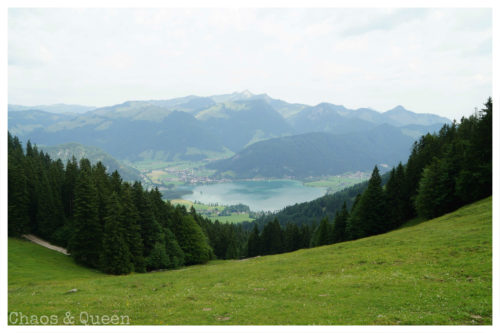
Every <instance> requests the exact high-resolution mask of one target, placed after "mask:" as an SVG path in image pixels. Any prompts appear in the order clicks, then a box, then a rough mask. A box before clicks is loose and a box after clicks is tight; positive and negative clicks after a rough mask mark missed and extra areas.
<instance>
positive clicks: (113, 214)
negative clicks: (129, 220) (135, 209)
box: [100, 192, 133, 275]
mask: <svg viewBox="0 0 500 333" xmlns="http://www.w3.org/2000/svg"><path fill="white" fill-rule="evenodd" d="M118 200H119V198H118V195H117V194H116V192H113V193H112V194H111V197H110V198H109V200H108V203H107V206H106V216H105V218H104V230H103V235H102V251H101V255H100V259H101V260H100V265H101V268H102V270H103V271H104V272H106V273H109V274H117V275H118V274H128V273H130V272H131V271H132V267H133V265H132V263H131V261H130V252H129V248H128V246H127V241H126V236H125V230H124V228H123V226H122V221H123V216H122V207H121V205H120V203H119V201H118Z"/></svg>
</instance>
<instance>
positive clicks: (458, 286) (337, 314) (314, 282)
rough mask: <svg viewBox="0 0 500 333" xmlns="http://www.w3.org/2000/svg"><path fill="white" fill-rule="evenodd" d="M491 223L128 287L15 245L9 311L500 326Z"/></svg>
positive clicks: (405, 234)
mask: <svg viewBox="0 0 500 333" xmlns="http://www.w3.org/2000/svg"><path fill="white" fill-rule="evenodd" d="M491 211H492V208H491V198H488V199H485V200H482V201H480V202H478V203H475V204H473V205H469V206H466V207H464V208H462V209H460V210H458V211H456V212H454V213H452V214H448V215H445V216H443V217H440V218H437V219H435V220H431V221H428V222H423V223H420V224H417V225H414V226H411V227H407V228H403V229H399V230H396V231H393V232H390V233H388V234H385V235H379V236H375V237H370V238H365V239H361V240H357V241H352V242H346V243H341V244H335V245H331V246H324V247H319V248H315V249H309V250H300V251H297V252H293V253H287V254H281V255H274V256H267V257H259V258H253V259H249V260H241V261H215V262H211V263H209V264H208V265H203V266H192V267H187V268H184V269H179V270H175V271H169V272H158V273H149V274H133V275H129V276H119V277H115V276H106V275H103V274H100V273H96V272H92V271H89V270H87V269H83V268H81V267H78V266H76V265H74V264H73V263H72V262H71V259H70V258H67V257H65V256H64V255H62V254H59V253H55V252H51V251H49V250H46V249H43V248H41V247H38V246H37V245H33V244H30V243H27V242H25V241H21V240H16V239H9V311H21V312H23V313H25V314H39V315H41V314H49V315H51V314H56V315H58V316H59V317H60V318H63V317H64V313H65V312H66V311H71V312H72V313H73V314H78V313H80V312H81V311H87V312H89V313H92V314H98V315H103V314H108V315H112V314H118V315H128V316H129V317H130V321H131V323H132V324H491V321H492V319H491V318H492V317H491V316H492V298H491V293H492V280H491V277H492V271H491V268H492V263H491V251H492V234H491ZM72 288H77V289H78V290H79V291H78V292H76V293H71V294H65V292H66V291H68V290H70V289H72Z"/></svg>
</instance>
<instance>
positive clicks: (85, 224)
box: [69, 161, 102, 268]
mask: <svg viewBox="0 0 500 333" xmlns="http://www.w3.org/2000/svg"><path fill="white" fill-rule="evenodd" d="M82 166H83V168H82V170H81V172H80V173H79V175H78V178H77V181H76V187H75V207H74V223H73V227H74V231H73V236H72V239H71V240H70V243H69V251H70V252H71V255H72V256H73V257H74V258H75V261H77V262H78V263H82V264H85V265H88V266H91V267H95V268H98V267H99V258H100V253H101V248H102V226H101V224H100V222H99V215H98V207H97V205H98V203H97V189H96V187H95V184H94V181H93V178H92V176H91V174H90V170H89V168H88V167H87V163H86V162H85V161H84V162H83V163H82Z"/></svg>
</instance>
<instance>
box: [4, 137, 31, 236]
mask: <svg viewBox="0 0 500 333" xmlns="http://www.w3.org/2000/svg"><path fill="white" fill-rule="evenodd" d="M28 208H29V194H28V188H27V177H26V174H25V157H24V153H23V148H22V146H21V143H20V142H19V139H18V138H17V137H12V136H11V135H10V133H8V225H9V226H8V232H9V236H19V235H22V234H25V233H29V231H30V227H29V215H28Z"/></svg>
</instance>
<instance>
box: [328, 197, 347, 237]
mask: <svg viewBox="0 0 500 333" xmlns="http://www.w3.org/2000/svg"><path fill="white" fill-rule="evenodd" d="M348 219H349V211H348V210H347V205H346V203H345V201H344V205H343V206H342V210H341V211H340V212H337V214H336V215H335V220H334V223H333V228H332V237H331V238H332V242H333V243H338V242H343V241H345V240H347V234H346V228H347V220H348Z"/></svg>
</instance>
